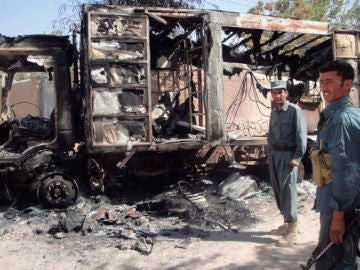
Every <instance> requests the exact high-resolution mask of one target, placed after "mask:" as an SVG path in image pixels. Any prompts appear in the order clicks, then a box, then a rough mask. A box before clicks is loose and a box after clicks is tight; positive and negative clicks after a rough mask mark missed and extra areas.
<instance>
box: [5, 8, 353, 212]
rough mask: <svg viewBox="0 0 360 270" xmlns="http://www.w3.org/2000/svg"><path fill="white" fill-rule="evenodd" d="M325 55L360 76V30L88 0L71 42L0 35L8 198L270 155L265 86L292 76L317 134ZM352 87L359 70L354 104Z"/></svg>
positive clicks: (239, 163)
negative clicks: (320, 77) (90, 2)
mask: <svg viewBox="0 0 360 270" xmlns="http://www.w3.org/2000/svg"><path fill="white" fill-rule="evenodd" d="M78 40H79V41H80V42H77V41H78ZM78 43H79V44H78ZM331 59H345V60H347V61H349V62H350V63H351V64H352V65H353V66H354V68H355V70H356V74H358V65H359V29H354V28H349V27H344V26H335V25H331V24H329V23H325V22H315V21H305V20H299V19H291V18H275V17H269V16H260V15H251V14H239V13H234V12H223V11H214V10H195V9H194V10H193V9H191V10H189V9H176V10H173V9H165V8H149V7H124V6H110V5H109V6H98V5H84V6H83V11H82V18H81V26H79V27H77V28H75V29H74V33H73V36H72V39H71V41H70V38H69V37H68V36H52V35H29V36H17V37H5V36H0V70H1V73H0V76H1V83H2V91H1V94H2V99H1V124H0V135H1V137H0V140H1V146H0V172H1V183H0V191H1V195H2V197H3V198H6V199H8V200H14V199H15V198H16V197H17V196H19V195H18V194H20V193H24V194H31V196H32V197H33V198H35V199H36V200H38V201H40V202H41V203H42V204H44V205H46V206H49V207H66V206H68V205H71V204H73V203H75V202H76V200H77V198H78V196H79V194H80V192H82V191H83V190H86V191H89V192H93V193H97V192H104V189H105V188H106V186H107V183H113V182H117V181H131V180H132V179H134V178H137V177H157V176H159V175H164V174H168V175H171V174H174V173H176V172H177V170H188V171H189V172H194V171H196V170H197V168H199V167H208V168H212V167H217V166H227V167H228V166H230V167H232V168H235V169H239V170H241V169H244V168H246V167H247V166H249V165H256V164H261V163H264V161H265V160H266V134H267V129H268V121H269V115H270V110H271V100H270V98H269V97H268V91H269V90H268V87H269V80H270V79H287V80H288V83H289V89H291V91H290V97H291V101H292V102H296V103H298V104H299V105H300V106H301V108H303V110H304V112H305V115H306V117H307V119H308V132H309V140H311V138H312V137H311V136H313V135H316V122H317V119H318V116H319V115H318V114H319V111H320V110H321V107H322V106H323V104H322V99H321V94H320V92H319V90H318V88H317V80H318V77H317V76H318V75H317V68H318V67H319V66H320V65H321V64H323V63H325V62H327V61H329V60H331ZM358 90H359V79H358V77H356V80H355V84H354V87H353V89H352V92H351V95H352V97H353V99H354V102H355V103H357V104H358V98H359V94H358ZM304 165H305V164H304ZM305 167H306V166H305Z"/></svg>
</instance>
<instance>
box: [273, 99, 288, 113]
mask: <svg viewBox="0 0 360 270" xmlns="http://www.w3.org/2000/svg"><path fill="white" fill-rule="evenodd" d="M288 109H289V101H287V100H285V102H284V105H283V106H282V108H281V109H280V110H279V109H278V108H277V107H275V110H277V111H285V112H286V111H287V110H288Z"/></svg>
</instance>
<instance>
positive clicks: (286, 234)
mask: <svg viewBox="0 0 360 270" xmlns="http://www.w3.org/2000/svg"><path fill="white" fill-rule="evenodd" d="M287 96H288V91H287V89H286V81H272V82H271V97H272V100H273V102H274V104H275V106H274V108H273V109H272V111H271V116H270V125H269V133H268V163H269V170H270V180H271V185H272V188H273V191H274V195H275V200H276V204H277V207H278V208H279V210H280V212H281V214H282V216H283V219H284V224H283V225H281V226H280V227H278V228H277V229H274V230H272V231H271V232H270V233H271V234H275V235H279V236H281V235H282V236H283V238H282V239H280V240H279V241H278V243H277V245H278V246H284V247H286V246H292V245H294V244H296V243H297V241H298V234H297V219H298V212H297V190H296V182H297V176H298V165H299V164H300V162H301V158H302V157H303V155H304V153H305V151H306V135H307V127H306V121H305V118H304V115H303V112H302V111H301V109H300V108H299V107H298V106H297V105H295V104H293V103H290V102H289V101H287Z"/></svg>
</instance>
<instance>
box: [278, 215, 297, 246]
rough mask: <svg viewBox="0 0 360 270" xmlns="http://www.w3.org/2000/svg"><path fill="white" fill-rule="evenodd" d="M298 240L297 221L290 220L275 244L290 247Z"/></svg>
mask: <svg viewBox="0 0 360 270" xmlns="http://www.w3.org/2000/svg"><path fill="white" fill-rule="evenodd" d="M298 241H299V239H298V232H297V222H296V221H295V222H290V223H289V224H288V232H287V233H286V234H285V235H284V237H283V238H282V239H280V240H279V241H278V242H277V243H276V246H278V247H292V246H295V245H296V244H297V243H298Z"/></svg>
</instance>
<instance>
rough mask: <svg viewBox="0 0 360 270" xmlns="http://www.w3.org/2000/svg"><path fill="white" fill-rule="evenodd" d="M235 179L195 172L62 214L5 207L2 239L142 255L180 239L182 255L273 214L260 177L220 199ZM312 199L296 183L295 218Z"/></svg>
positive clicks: (133, 185)
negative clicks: (25, 237)
mask: <svg viewBox="0 0 360 270" xmlns="http://www.w3.org/2000/svg"><path fill="white" fill-rule="evenodd" d="M234 174H237V175H239V172H234V171H225V172H224V171H221V172H210V173H209V172H200V173H198V174H197V175H196V177H194V175H186V174H184V175H181V174H180V175H178V176H176V177H173V176H172V177H171V179H172V180H171V181H170V180H169V179H168V178H164V179H160V180H159V178H158V179H156V180H154V179H146V180H142V181H139V180H138V181H132V182H127V183H126V184H122V185H119V184H115V185H113V186H112V187H108V190H110V191H111V192H108V193H107V194H106V195H101V196H95V197H80V198H79V200H78V202H77V203H76V205H74V206H71V207H68V208H67V209H43V208H42V207H41V206H40V205H36V206H30V207H26V208H20V207H16V204H13V205H12V206H9V205H6V204H2V205H1V213H0V224H1V226H0V238H1V237H5V236H6V235H7V234H9V233H22V234H30V235H31V234H32V235H36V236H38V237H44V238H46V239H47V241H59V239H62V240H63V241H64V240H65V241H77V243H78V244H79V245H83V248H86V249H96V248H97V247H99V245H100V246H101V245H106V246H107V247H109V246H112V247H114V248H117V249H121V250H124V249H133V250H137V251H138V252H140V253H142V254H144V255H146V254H150V253H151V251H152V248H153V246H154V245H155V244H158V243H161V241H167V240H169V239H177V240H179V241H177V244H176V246H175V247H176V248H186V247H187V246H188V245H189V244H191V243H192V242H193V241H199V240H201V239H204V238H206V237H207V236H208V235H209V233H211V232H213V231H225V230H231V231H233V232H237V231H241V230H244V229H245V228H248V227H249V226H252V225H254V224H256V223H257V222H261V221H262V215H261V211H266V209H267V208H268V207H274V204H275V201H274V196H273V192H272V189H271V187H270V185H269V180H268V174H267V173H266V172H264V171H260V173H259V171H258V173H257V174H244V173H243V172H241V173H240V175H241V177H240V178H239V177H238V179H240V180H239V181H240V182H241V181H242V180H241V179H244V177H246V179H252V180H254V183H255V186H256V190H255V191H254V189H247V190H246V188H245V189H244V194H241V195H242V196H241V199H236V198H232V197H231V196H230V197H229V196H223V195H222V194H219V186H220V185H223V183H224V181H223V180H224V179H226V178H229V177H233V176H234ZM233 178H234V177H233ZM161 180H166V181H161ZM314 194H315V186H314V184H313V183H312V182H311V181H305V180H304V181H302V182H301V183H299V184H298V195H299V212H300V213H301V210H302V207H303V206H302V202H304V201H307V200H313V198H314ZM244 195H245V196H244Z"/></svg>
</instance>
